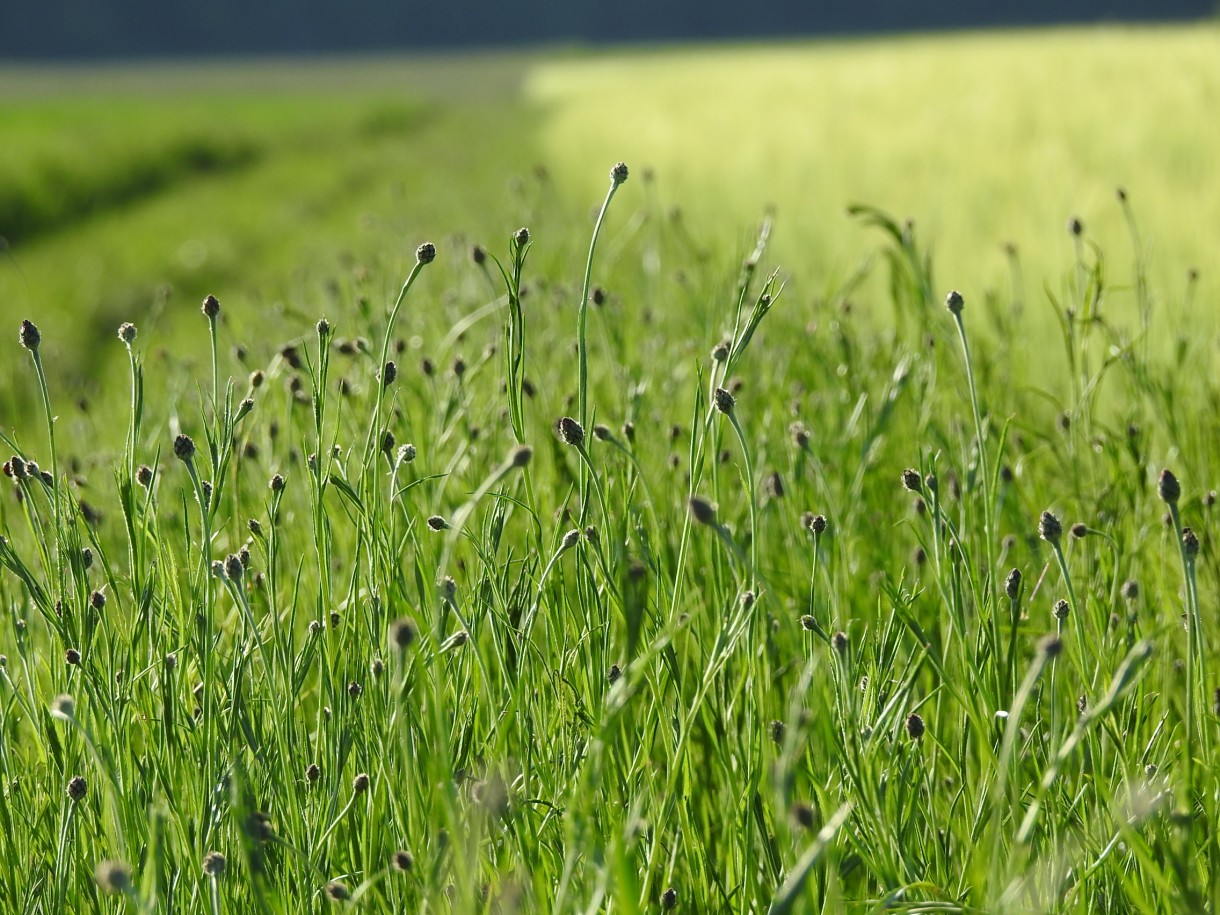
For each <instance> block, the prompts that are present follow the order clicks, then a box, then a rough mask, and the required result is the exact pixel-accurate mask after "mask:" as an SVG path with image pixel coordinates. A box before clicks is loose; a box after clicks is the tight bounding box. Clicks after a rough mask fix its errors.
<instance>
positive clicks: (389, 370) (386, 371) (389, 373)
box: [381, 362, 398, 388]
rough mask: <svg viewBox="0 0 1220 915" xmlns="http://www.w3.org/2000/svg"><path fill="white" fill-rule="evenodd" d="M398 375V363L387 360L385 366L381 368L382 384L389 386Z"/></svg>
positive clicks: (384, 386) (385, 386)
mask: <svg viewBox="0 0 1220 915" xmlns="http://www.w3.org/2000/svg"><path fill="white" fill-rule="evenodd" d="M397 377H398V365H397V364H396V363H394V362H387V363H386V364H385V368H383V369H382V370H381V386H382V387H383V388H388V387H389V386H390V385H392V384H393V383H394V379H395V378H397Z"/></svg>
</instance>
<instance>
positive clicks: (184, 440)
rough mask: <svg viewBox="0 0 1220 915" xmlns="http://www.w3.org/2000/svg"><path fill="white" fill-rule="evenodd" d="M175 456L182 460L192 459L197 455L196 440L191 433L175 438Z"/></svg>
mask: <svg viewBox="0 0 1220 915" xmlns="http://www.w3.org/2000/svg"><path fill="white" fill-rule="evenodd" d="M174 457H176V458H177V459H178V460H180V461H187V462H189V461H191V460H192V459H194V457H195V442H194V440H193V439H192V438H191V437H190V436H189V435H179V436H178V437H177V438H175V439H174Z"/></svg>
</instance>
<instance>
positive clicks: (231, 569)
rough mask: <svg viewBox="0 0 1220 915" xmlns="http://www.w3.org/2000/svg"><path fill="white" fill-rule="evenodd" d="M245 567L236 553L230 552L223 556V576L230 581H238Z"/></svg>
mask: <svg viewBox="0 0 1220 915" xmlns="http://www.w3.org/2000/svg"><path fill="white" fill-rule="evenodd" d="M245 571H246V570H245V567H244V566H242V564H241V560H240V559H238V558H237V556H236V555H234V554H232V553H230V554H229V555H228V556H226V557H225V577H226V578H228V579H229V581H232V582H239V581H241V579H242V575H244V574H245Z"/></svg>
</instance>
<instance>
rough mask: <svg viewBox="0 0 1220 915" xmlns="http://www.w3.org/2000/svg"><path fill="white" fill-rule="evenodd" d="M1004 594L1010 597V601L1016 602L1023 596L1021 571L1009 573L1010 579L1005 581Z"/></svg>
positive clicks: (1015, 570) (1014, 570) (1016, 570)
mask: <svg viewBox="0 0 1220 915" xmlns="http://www.w3.org/2000/svg"><path fill="white" fill-rule="evenodd" d="M1004 593H1005V594H1007V595H1008V599H1009V600H1016V599H1017V598H1019V597H1020V596H1021V570H1020V569H1013V570H1012V571H1011V572H1009V573H1008V577H1007V578H1006V579H1004Z"/></svg>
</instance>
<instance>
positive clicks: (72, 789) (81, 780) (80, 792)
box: [67, 775, 89, 803]
mask: <svg viewBox="0 0 1220 915" xmlns="http://www.w3.org/2000/svg"><path fill="white" fill-rule="evenodd" d="M67 791H68V797H69V798H71V800H72V802H73V803H78V802H80V801H83V800H84V799H85V795H86V794H87V793H88V791H89V785H88V783H87V782H86V781H85V777H84V776H83V775H77V776H74V777H73V778H72V780H71V781H69V782H68V788H67Z"/></svg>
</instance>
